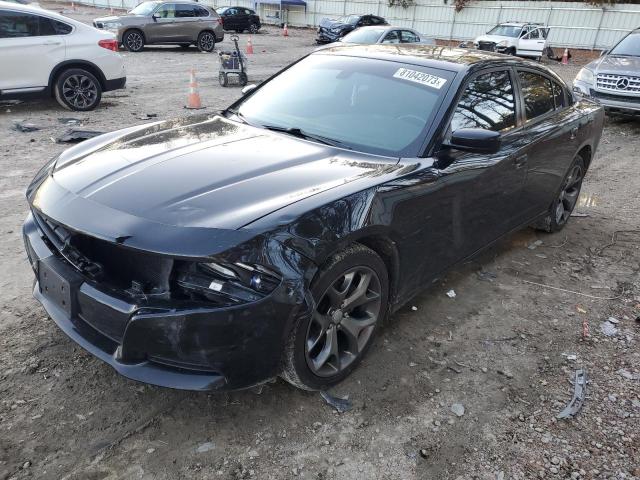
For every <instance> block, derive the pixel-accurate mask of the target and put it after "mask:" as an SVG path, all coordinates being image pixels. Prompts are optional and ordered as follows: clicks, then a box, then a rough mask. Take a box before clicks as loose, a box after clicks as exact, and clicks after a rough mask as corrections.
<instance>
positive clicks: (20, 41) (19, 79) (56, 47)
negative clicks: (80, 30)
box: [0, 9, 73, 91]
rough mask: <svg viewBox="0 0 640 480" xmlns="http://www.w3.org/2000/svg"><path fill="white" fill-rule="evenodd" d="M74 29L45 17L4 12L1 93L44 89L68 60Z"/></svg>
mask: <svg viewBox="0 0 640 480" xmlns="http://www.w3.org/2000/svg"><path fill="white" fill-rule="evenodd" d="M72 31H73V27H72V26H71V25H69V24H66V23H63V22H60V21H58V20H54V19H51V18H48V17H45V16H41V15H35V14H33V13H26V12H20V11H14V10H8V9H6V10H5V9H2V10H0V66H1V67H0V69H1V73H0V91H5V90H20V89H25V90H27V91H28V89H33V90H34V91H37V90H41V89H42V88H44V87H46V86H47V85H48V84H49V77H50V75H51V71H52V70H53V68H54V67H55V66H56V65H58V64H59V63H61V62H62V61H64V59H65V50H66V45H65V35H68V34H70V33H71V32H72Z"/></svg>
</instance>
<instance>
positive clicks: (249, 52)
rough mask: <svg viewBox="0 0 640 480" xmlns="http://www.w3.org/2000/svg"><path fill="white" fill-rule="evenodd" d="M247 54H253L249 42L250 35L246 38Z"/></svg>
mask: <svg viewBox="0 0 640 480" xmlns="http://www.w3.org/2000/svg"><path fill="white" fill-rule="evenodd" d="M247 55H253V44H252V43H251V35H249V38H248V39H247Z"/></svg>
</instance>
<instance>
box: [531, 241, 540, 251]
mask: <svg viewBox="0 0 640 480" xmlns="http://www.w3.org/2000/svg"><path fill="white" fill-rule="evenodd" d="M540 245H542V240H536V241H535V242H533V243H530V244H529V246H528V247H527V248H528V249H529V250H535V249H536V248H538V247H539V246H540Z"/></svg>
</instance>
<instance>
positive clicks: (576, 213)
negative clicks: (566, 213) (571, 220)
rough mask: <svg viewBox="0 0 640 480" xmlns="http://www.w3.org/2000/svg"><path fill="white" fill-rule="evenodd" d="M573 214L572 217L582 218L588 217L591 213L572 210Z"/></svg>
mask: <svg viewBox="0 0 640 480" xmlns="http://www.w3.org/2000/svg"><path fill="white" fill-rule="evenodd" d="M571 216H572V217H579V218H582V217H588V216H589V214H588V213H579V212H571Z"/></svg>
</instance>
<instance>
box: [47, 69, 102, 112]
mask: <svg viewBox="0 0 640 480" xmlns="http://www.w3.org/2000/svg"><path fill="white" fill-rule="evenodd" d="M53 90H54V95H55V97H56V100H57V101H58V103H59V104H60V105H62V106H63V107H64V108H66V109H67V110H73V111H74V112H88V111H90V110H93V109H94V108H96V107H97V106H98V105H99V104H100V99H101V98H102V85H100V82H99V81H98V79H97V78H96V77H95V76H94V75H93V74H92V73H90V72H88V71H87V70H83V69H81V68H70V69H69V70H65V71H63V72H62V73H61V74H60V75H58V78H56V81H55V84H54V88H53Z"/></svg>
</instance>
